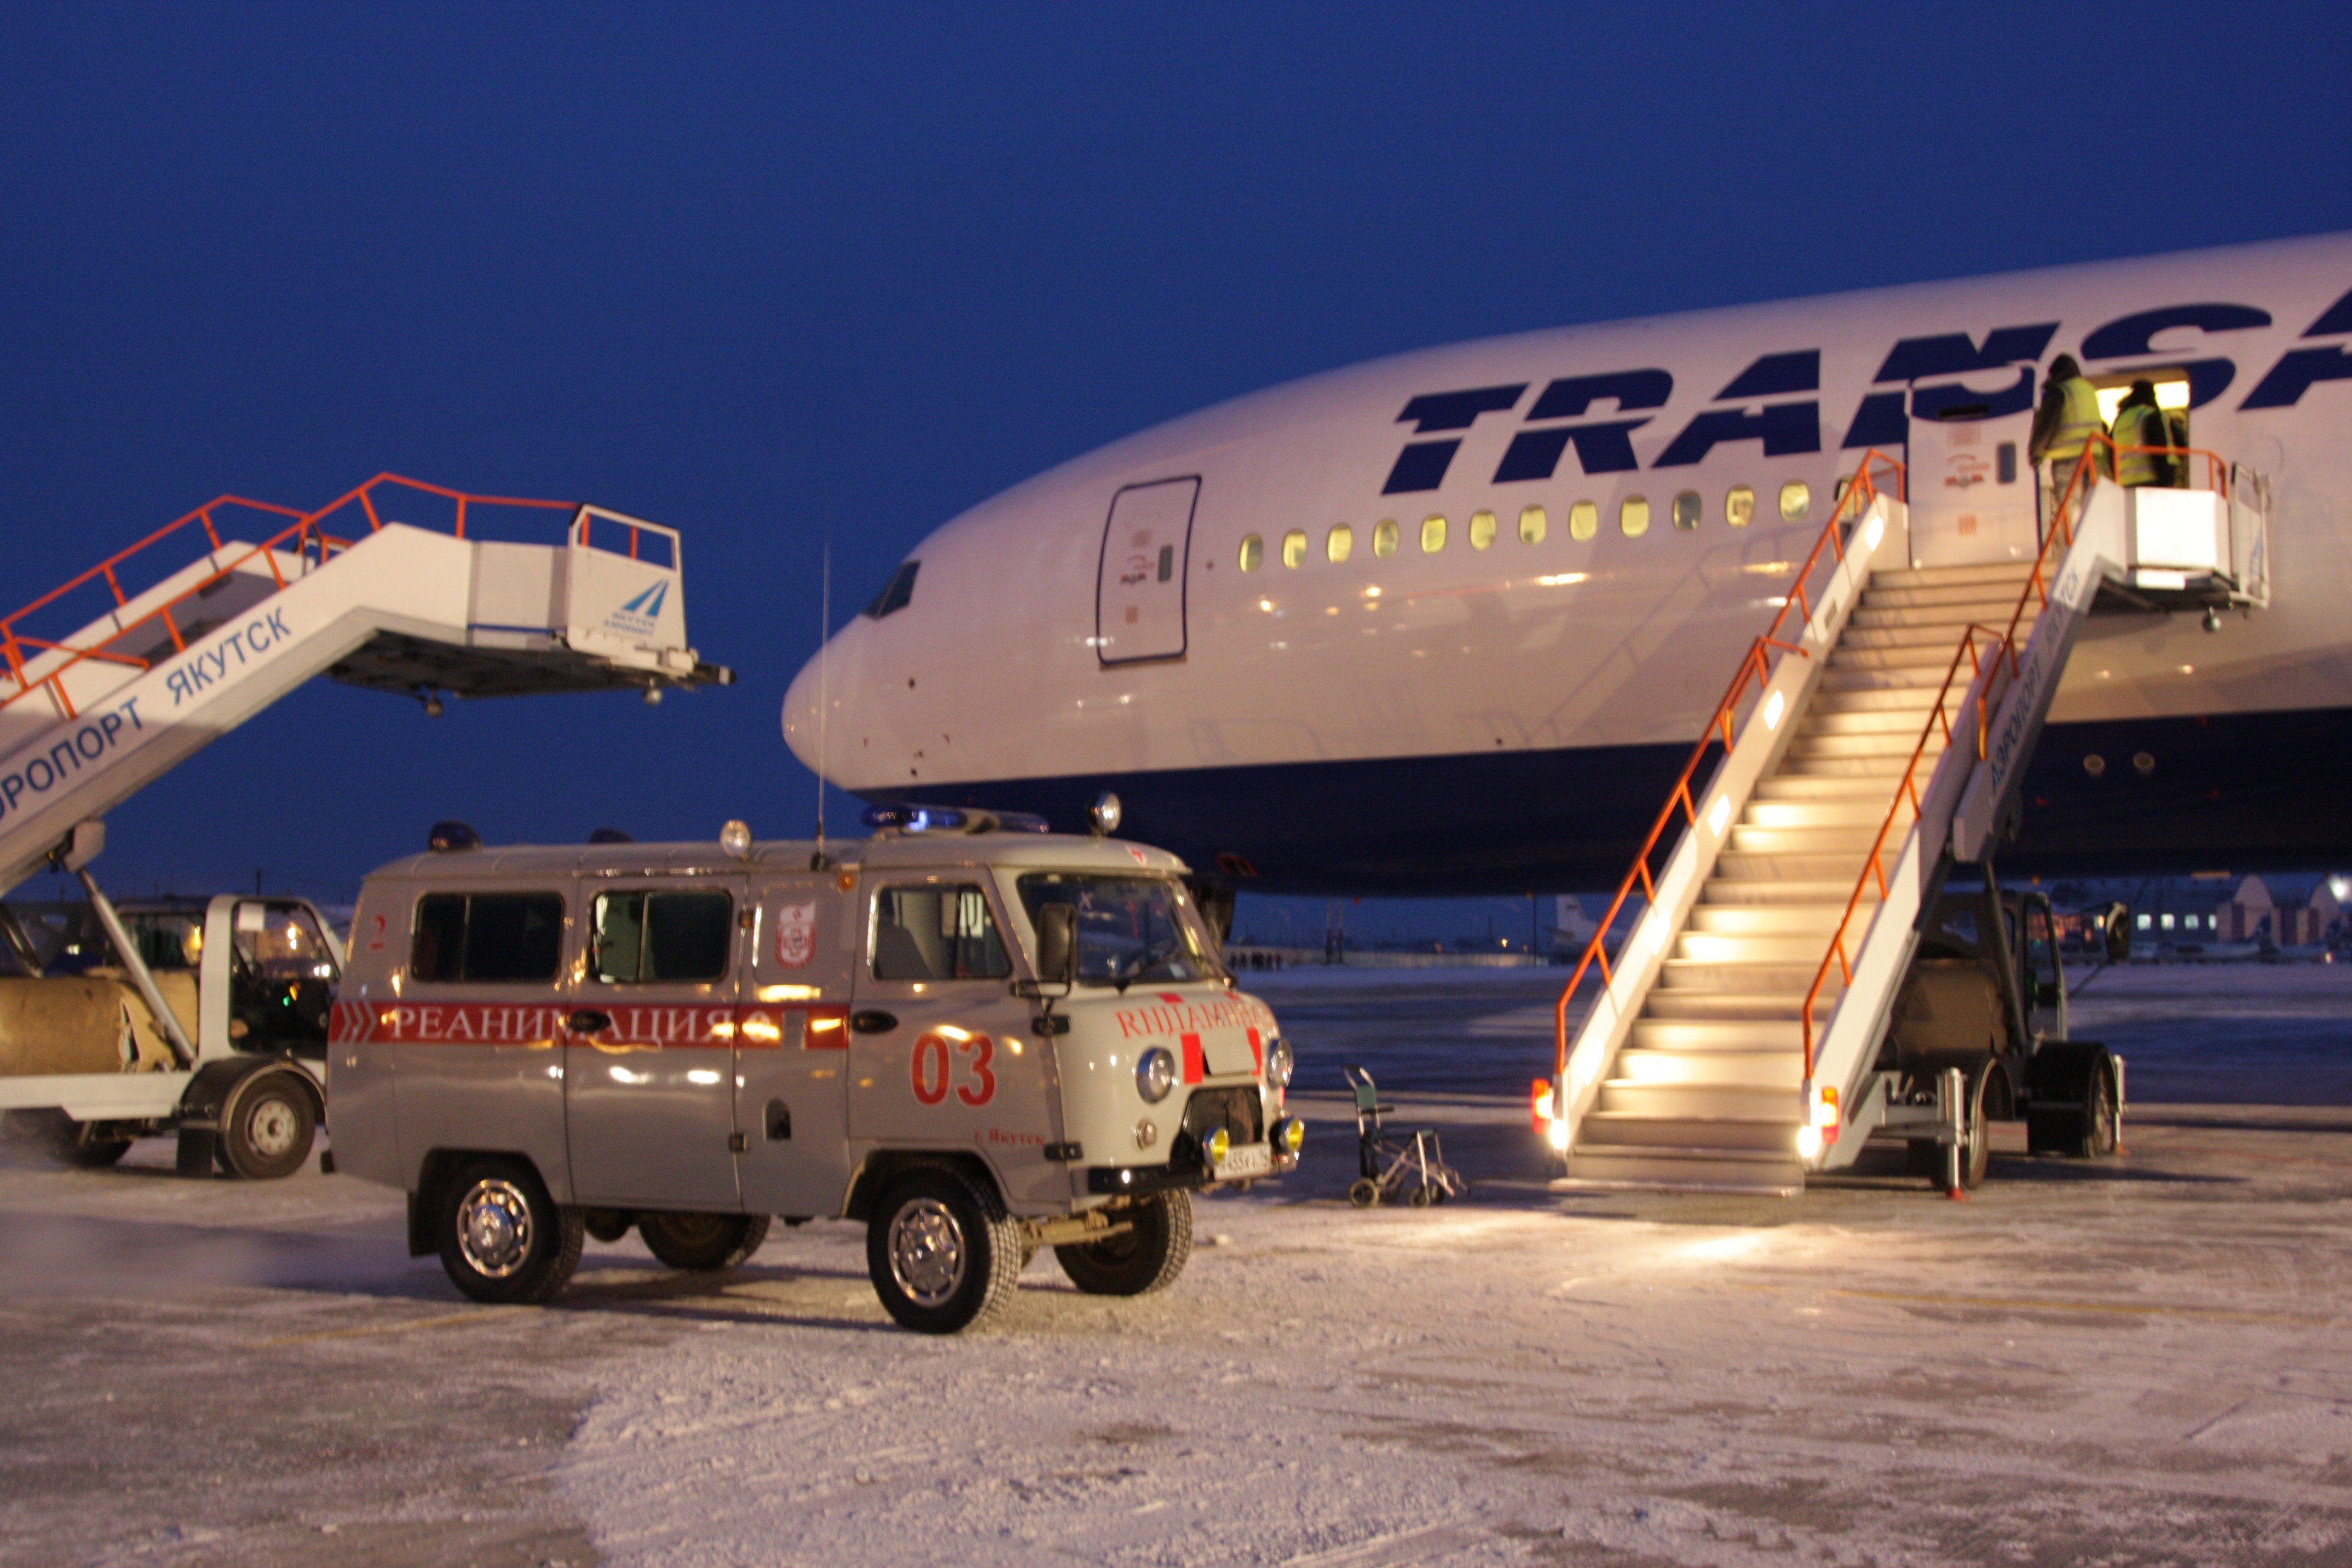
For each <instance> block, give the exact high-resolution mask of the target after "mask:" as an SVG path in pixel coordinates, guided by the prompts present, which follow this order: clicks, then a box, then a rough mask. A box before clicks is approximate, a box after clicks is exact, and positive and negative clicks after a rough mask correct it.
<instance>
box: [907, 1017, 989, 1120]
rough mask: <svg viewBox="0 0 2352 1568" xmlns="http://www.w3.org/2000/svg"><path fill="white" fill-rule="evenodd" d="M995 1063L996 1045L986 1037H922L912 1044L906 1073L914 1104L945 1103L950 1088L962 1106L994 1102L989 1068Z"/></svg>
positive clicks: (962, 1035) (940, 1035)
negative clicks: (913, 1047)
mask: <svg viewBox="0 0 2352 1568" xmlns="http://www.w3.org/2000/svg"><path fill="white" fill-rule="evenodd" d="M995 1059H996V1042H995V1041H994V1040H992V1039H990V1038H989V1037H987V1036H986V1035H966V1034H962V1033H961V1031H959V1033H958V1034H957V1035H956V1036H955V1037H950V1036H947V1035H943V1034H925V1035H922V1036H920V1037H918V1038H917V1039H916V1041H915V1051H914V1055H913V1056H911V1057H909V1058H908V1062H907V1072H908V1078H909V1079H912V1081H913V1087H914V1090H915V1098H916V1100H919V1101H920V1102H921V1103H923V1104H925V1105H938V1104H940V1103H942V1102H943V1101H945V1100H946V1099H947V1097H948V1090H949V1089H950V1088H953V1089H954V1090H955V1097H956V1098H957V1099H958V1100H961V1101H963V1102H964V1103H965V1104H966V1105H974V1106H977V1105H986V1104H987V1103H988V1102H989V1101H990V1100H994V1099H995V1098H996V1074H995V1073H994V1072H992V1070H990V1068H989V1063H991V1062H992V1061H993V1060H995ZM959 1068H961V1072H959V1070H958V1069H959ZM958 1078H961V1079H963V1081H962V1082H961V1083H958V1082H956V1081H955V1080H956V1079H958Z"/></svg>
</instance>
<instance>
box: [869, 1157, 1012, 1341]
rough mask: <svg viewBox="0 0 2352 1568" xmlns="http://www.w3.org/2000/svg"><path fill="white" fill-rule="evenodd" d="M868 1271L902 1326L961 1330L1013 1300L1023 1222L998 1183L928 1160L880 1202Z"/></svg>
mask: <svg viewBox="0 0 2352 1568" xmlns="http://www.w3.org/2000/svg"><path fill="white" fill-rule="evenodd" d="M866 1273H867V1274H868V1275H870V1276H871V1277H872V1279H873V1280H874V1293H875V1294H876V1295H877V1296H878V1297H880V1298H881V1299H882V1306H883V1309H884V1310H886V1311H887V1312H888V1313H889V1314H890V1316H891V1317H893V1318H895V1319H897V1320H898V1322H899V1323H900V1324H901V1325H902V1326H904V1327H906V1328H909V1329H912V1330H914V1331H916V1332H917V1333H923V1334H953V1333H960V1332H961V1331H963V1330H965V1329H967V1328H969V1327H971V1325H972V1324H973V1323H976V1322H978V1321H981V1320H982V1318H985V1317H987V1316H988V1315H989V1314H991V1313H992V1312H994V1311H996V1310H998V1309H1000V1308H1002V1307H1003V1305H1004V1303H1005V1302H1007V1301H1008V1300H1012V1298H1013V1287H1014V1285H1015V1283H1016V1282H1017V1281H1018V1280H1019V1279H1020V1276H1021V1227H1020V1226H1017V1225H1015V1224H1013V1218H1012V1216H1011V1215H1008V1214H1006V1213H1005V1212H1004V1205H1003V1201H1002V1200H1001V1199H999V1198H998V1197H997V1195H996V1192H995V1189H994V1188H992V1187H990V1186H988V1185H986V1184H984V1183H982V1182H981V1181H978V1180H975V1179H974V1178H972V1177H971V1176H969V1175H966V1174H965V1173H963V1172H961V1171H960V1170H957V1169H956V1168H955V1167H953V1166H950V1165H927V1166H924V1167H921V1168H919V1169H917V1170H913V1171H909V1172H908V1173H906V1174H905V1175H903V1176H900V1177H899V1178H898V1180H897V1181H895V1182H893V1183H891V1184H890V1185H889V1187H888V1188H887V1190H886V1191H885V1192H884V1193H883V1194H882V1201H881V1202H879V1203H878V1204H877V1205H874V1212H873V1216H872V1218H870V1219H869V1220H867V1222H866Z"/></svg>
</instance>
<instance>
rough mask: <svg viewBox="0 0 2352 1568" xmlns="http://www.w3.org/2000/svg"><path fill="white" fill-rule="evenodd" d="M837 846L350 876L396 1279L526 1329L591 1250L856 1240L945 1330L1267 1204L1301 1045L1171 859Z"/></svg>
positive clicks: (890, 829) (369, 1102) (505, 862)
mask: <svg viewBox="0 0 2352 1568" xmlns="http://www.w3.org/2000/svg"><path fill="white" fill-rule="evenodd" d="M867 820H868V822H869V824H873V825H875V826H877V831H876V833H875V835H874V836H873V837H870V838H866V839H863V840H856V841H850V842H846V843H845V842H842V841H835V843H834V844H832V845H831V846H829V847H819V846H817V845H814V844H812V843H808V842H793V843H754V842H753V841H752V839H751V833H750V831H749V830H748V829H747V828H745V827H744V826H743V825H741V824H740V823H730V824H728V825H727V828H726V831H725V832H724V833H722V834H721V836H720V838H719V842H718V843H716V844H710V843H701V844H628V843H610V844H592V845H588V846H584V847H583V846H571V847H515V848H489V847H482V846H481V845H480V843H479V841H478V839H477V838H476V837H475V836H474V835H473V834H472V832H471V831H470V830H468V829H467V828H465V827H464V826H463V825H462V824H454V823H453V824H444V825H442V826H441V827H439V828H436V831H435V835H434V838H433V843H434V846H435V847H433V848H432V849H431V850H430V851H428V852H427V853H425V854H424V855H420V856H416V857H415V858H410V859H405V860H400V861H396V862H394V863H393V864H392V865H389V866H386V867H384V868H382V869H380V870H378V871H376V872H375V873H374V874H373V875H372V876H370V877H369V878H368V879H367V881H366V884H365V886H364V888H363V889H362V892H361V894H360V900H359V905H358V910H357V913H356V916H355V918H354V922H353V926H352V942H351V953H350V963H349V965H348V968H347V970H346V972H345V974H344V979H343V984H342V987H341V991H340V993H339V994H338V997H337V1000H336V1003H335V1008H334V1015H333V1023H332V1031H331V1043H330V1046H329V1050H328V1070H329V1075H330V1076H329V1100H330V1102H331V1104H332V1105H333V1107H334V1150H333V1156H334V1161H335V1168H336V1169H337V1170H339V1171H341V1172H342V1173H347V1174H351V1175H353V1176H358V1177H361V1178H363V1179H365V1180H368V1181H373V1182H379V1183H383V1184H386V1185H389V1186H397V1187H400V1188H402V1189H403V1190H404V1191H405V1192H406V1193H407V1194H408V1216H409V1217H408V1245H409V1251H410V1254H411V1255H412V1256H423V1255H424V1254H426V1253H434V1252H437V1253H438V1254H439V1256H440V1258H441V1261H442V1265H443V1267H444V1268H446V1269H447V1271H448V1274H449V1278H450V1279H451V1280H452V1281H454V1282H455V1283H456V1285H457V1288H458V1289H460V1290H461V1291H463V1292H464V1293H465V1294H467V1296H469V1297H472V1298H473V1299H475V1300H481V1301H492V1302H517V1301H545V1300H551V1299H552V1298H553V1297H555V1296H556V1295H557V1294H558V1293H559V1292H560V1291H561V1290H562V1289H563V1287H564V1284H565V1282H566V1280H567V1279H569V1278H570V1276H571V1274H572V1268H573V1267H574V1266H575V1265H576V1264H577V1263H578V1261H579V1258H580V1251H581V1247H582V1242H583V1236H594V1237H598V1238H599V1239H603V1240H608V1241H609V1240H617V1239H618V1238H620V1237H622V1236H624V1235H625V1234H626V1232H627V1231H628V1230H629V1229H630V1228H632V1227H635V1229H636V1231H637V1232H638V1234H639V1236H640V1237H642V1238H643V1240H644V1241H645V1243H646V1247H648V1248H650V1249H651V1250H652V1252H653V1253H654V1255H655V1256H656V1258H660V1259H661V1260H662V1261H663V1262H665V1263H667V1264H668V1265H670V1266H671V1267H673V1268H691V1269H710V1268H727V1267H730V1266H732V1265H734V1264H736V1263H739V1262H740V1261H742V1260H743V1259H744V1258H748V1257H749V1256H751V1253H752V1251H753V1250H754V1249H756V1248H757V1247H759V1246H760V1244H761V1241H762V1240H763V1239H764V1238H765V1237H766V1235H767V1231H768V1225H769V1218H770V1216H771V1215H776V1216H781V1217H782V1219H783V1220H784V1222H785V1223H786V1224H788V1225H797V1224H799V1223H801V1222H802V1221H803V1220H806V1219H809V1218H812V1217H815V1216H832V1217H845V1218H848V1219H852V1220H856V1221H860V1222H863V1223H864V1224H865V1226H866V1265H867V1268H868V1271H869V1272H870V1273H871V1275H872V1277H873V1280H874V1288H875V1290H876V1292H877V1294H878V1295H879V1296H880V1297H881V1300H882V1304H883V1305H884V1306H885V1307H886V1308H887V1309H888V1310H889V1312H890V1315H891V1316H892V1317H894V1318H896V1319H897V1320H898V1321H899V1322H900V1323H902V1324H904V1325H906V1326H907V1327H908V1328H910V1329H916V1330H919V1331H927V1332H933V1333H952V1332H954V1331H958V1330H961V1329H962V1328H964V1327H965V1326H967V1325H968V1324H970V1323H972V1322H974V1321H978V1320H979V1319H981V1318H982V1317H984V1316H985V1315H987V1314H988V1313H989V1312H991V1311H992V1310H996V1309H997V1308H999V1307H1001V1306H1002V1305H1003V1302H1004V1301H1005V1300H1006V1299H1007V1298H1008V1297H1009V1296H1010V1294H1011V1293H1012V1290H1013V1281H1014V1278H1015V1276H1017V1275H1018V1274H1019V1272H1020V1270H1021V1268H1023V1266H1024V1265H1025V1264H1026V1263H1027V1262H1028V1261H1029V1260H1030V1258H1032V1257H1033V1256H1034V1254H1035V1252H1036V1250H1037V1249H1038V1248H1039V1247H1052V1248H1053V1249H1054V1252H1055V1258H1056V1259H1057V1260H1058V1261H1059V1263H1060V1265H1061V1267H1062V1268H1063V1270H1064V1272H1066V1274H1067V1275H1068V1276H1069V1278H1070V1279H1071V1280H1072V1281H1073V1282H1074V1283H1076V1285H1077V1287H1078V1288H1079V1289H1081V1290H1086V1291H1090V1292H1095V1293H1098V1294H1105V1295H1135V1294H1139V1293H1141V1292H1144V1291H1148V1290H1155V1289H1160V1288H1161V1287H1163V1286H1165V1285H1166V1284H1168V1283H1169V1282H1170V1281H1171V1280H1172V1279H1175V1278H1176V1276H1177V1274H1178V1273H1179V1271H1181V1269H1182V1268H1183V1267H1184V1262H1185V1259H1186V1258H1187V1256H1188V1255H1189V1254H1190V1252H1191V1249H1192V1194H1193V1193H1195V1192H1198V1191H1201V1190H1202V1189H1205V1188H1210V1187H1214V1186H1218V1185H1221V1184H1227V1183H1247V1182H1249V1181H1252V1180H1254V1179H1255V1178H1258V1177H1262V1176H1269V1175H1275V1174H1279V1173H1283V1172H1286V1171H1288V1170H1290V1169H1293V1168H1294V1167H1295V1166H1296V1165H1297V1155H1298V1149H1299V1145H1300V1142H1301V1141H1302V1140H1303V1138H1304V1135H1305V1129H1304V1127H1303V1126H1302V1124H1301V1123H1300V1122H1299V1121H1298V1120H1297V1118H1295V1117H1292V1116H1289V1115H1287V1114H1286V1110H1285V1107H1284V1098H1285V1091H1286V1088H1287V1086H1288V1084H1289V1081H1290V1074H1291V1053H1290V1048H1289V1047H1288V1046H1287V1045H1286V1044H1285V1043H1284V1041H1283V1040H1282V1038H1281V1037H1280V1034H1279V1032H1278V1030H1277V1028H1276V1024H1275V1019H1274V1016H1273V1014H1272V1013H1271V1012H1269V1011H1268V1010H1267V1008H1266V1007H1265V1005H1263V1004H1262V1003H1260V1002H1258V1001H1257V1000H1256V999H1255V998H1253V997H1250V996H1247V995H1244V994H1242V993H1241V992H1240V991H1238V990H1237V989H1235V987H1234V980H1233V978H1232V976H1231V975H1230V974H1229V973H1226V971H1225V969H1224V967H1223V964H1222V963H1221V962H1220V960H1219V958H1218V955H1217V947H1216V942H1215V941H1214V939H1213V936H1212V935H1211V933H1210V931H1209V928H1208V926H1207V924H1206V923H1205V921H1203V920H1202V915H1201V911H1200V910H1199V909H1198V908H1197V906H1196V903H1195V901H1194V900H1193V898H1192V895H1191V894H1190V893H1189V892H1188V891H1187V890H1186V887H1185V883H1184V880H1183V874H1184V869H1185V868H1184V867H1183V865H1182V864H1181V862H1180V861H1178V860H1177V859H1176V858H1174V857H1173V856H1171V855H1168V854H1166V853H1164V852H1162V851H1160V850H1156V849H1150V848H1147V847H1143V846H1141V845H1139V844H1130V843H1126V842H1123V841H1120V840H1118V839H1114V838H1110V837H1104V836H1099V835H1098V836H1097V837H1067V836H1056V835H1052V834H1048V833H1045V832H1044V831H1043V830H1042V828H1043V825H1042V824H1040V823H1035V822H1034V820H1032V819H1023V818H1018V817H1014V816H1011V814H999V815H992V814H987V813H982V812H966V811H951V810H939V809H936V808H912V807H891V808H883V809H880V810H877V811H876V812H872V813H869V814H868V816H867Z"/></svg>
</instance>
